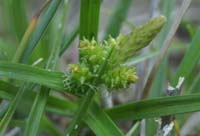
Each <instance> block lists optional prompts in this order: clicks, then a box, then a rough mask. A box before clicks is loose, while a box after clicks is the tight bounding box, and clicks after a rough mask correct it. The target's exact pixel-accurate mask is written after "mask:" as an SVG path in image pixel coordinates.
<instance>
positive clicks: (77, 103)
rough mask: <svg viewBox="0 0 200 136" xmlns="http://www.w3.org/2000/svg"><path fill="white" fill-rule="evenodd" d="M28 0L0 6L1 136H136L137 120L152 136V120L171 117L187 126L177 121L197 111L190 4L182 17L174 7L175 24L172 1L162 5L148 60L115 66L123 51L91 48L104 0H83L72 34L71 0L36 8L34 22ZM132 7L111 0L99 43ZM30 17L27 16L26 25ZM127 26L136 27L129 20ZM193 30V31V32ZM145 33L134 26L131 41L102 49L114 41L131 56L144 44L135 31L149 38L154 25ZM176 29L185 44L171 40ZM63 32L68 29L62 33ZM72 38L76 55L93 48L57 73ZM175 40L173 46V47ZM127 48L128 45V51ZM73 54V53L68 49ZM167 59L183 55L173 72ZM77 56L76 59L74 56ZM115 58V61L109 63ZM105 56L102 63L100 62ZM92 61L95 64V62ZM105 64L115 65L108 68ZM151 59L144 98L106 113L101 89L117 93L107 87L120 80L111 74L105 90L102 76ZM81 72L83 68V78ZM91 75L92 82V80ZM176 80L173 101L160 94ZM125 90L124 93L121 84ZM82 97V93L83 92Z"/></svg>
mask: <svg viewBox="0 0 200 136" xmlns="http://www.w3.org/2000/svg"><path fill="white" fill-rule="evenodd" d="M28 2H29V1H25V0H19V1H18V2H16V1H15V0H3V1H2V2H1V3H2V6H1V8H2V9H1V10H2V11H3V12H4V13H5V14H4V15H3V18H4V19H5V20H4V23H2V25H4V26H2V27H4V29H3V31H5V32H4V33H6V35H4V33H2V34H1V35H0V102H1V103H4V105H3V106H1V108H0V136H3V135H5V134H6V133H7V132H9V131H10V130H12V129H13V128H14V127H19V128H20V129H21V131H20V133H19V135H24V136H37V135H41V134H43V133H46V134H47V135H56V136H62V135H66V136H77V135H79V134H80V133H82V134H84V132H85V135H97V136H102V135H105V136H124V135H126V136H135V135H139V133H140V129H142V125H141V123H142V122H140V120H143V119H144V120H146V123H145V124H146V126H145V127H146V135H148V134H149V135H155V133H156V131H157V130H158V128H157V127H158V125H157V123H155V119H154V118H162V117H163V116H172V115H173V116H175V117H177V119H176V120H177V121H178V123H179V125H180V127H181V126H182V125H184V123H186V120H185V117H183V116H190V114H191V113H193V112H196V111H200V101H199V98H200V94H199V91H200V90H199V89H200V88H199V84H200V74H199V57H200V56H199V42H200V41H199V34H200V33H199V28H198V26H197V25H195V24H193V23H192V22H190V21H185V20H183V18H182V17H183V13H184V12H185V11H186V10H187V8H188V6H189V5H190V2H191V1H190V0H184V1H182V3H184V4H183V5H182V8H181V10H182V12H180V9H177V11H178V12H175V14H176V15H177V17H176V18H172V17H173V16H172V11H174V9H175V8H176V7H175V6H174V7H173V5H174V4H175V3H176V2H175V1H173V0H169V1H162V3H161V5H162V6H163V10H162V12H163V14H164V15H165V16H166V17H167V23H166V24H165V26H164V28H163V29H162V31H161V32H160V33H159V34H158V36H157V37H156V39H155V40H154V41H153V43H152V45H150V46H151V47H152V48H151V47H150V48H149V50H148V52H147V54H145V55H135V54H132V56H131V57H129V59H128V61H126V62H122V61H119V60H120V57H123V55H122V56H120V55H118V54H117V55H116V54H115V53H121V52H122V50H121V52H119V51H118V50H117V48H116V46H112V48H109V49H110V50H108V51H107V54H106V56H105V54H103V53H102V54H101V50H100V48H98V47H97V46H98V45H100V46H103V45H101V44H97V45H95V46H96V47H95V46H94V45H93V44H94V43H95V41H96V42H97V43H100V42H99V41H98V37H99V25H101V23H102V22H103V18H100V16H101V13H103V12H101V11H102V8H101V6H102V4H103V2H104V1H101V0H81V1H80V16H79V19H80V20H79V24H78V25H77V26H74V27H73V28H72V29H69V28H68V27H71V26H69V25H68V22H69V20H68V14H69V13H70V12H69V10H68V9H69V6H71V2H72V1H66V0H52V1H46V3H44V4H43V5H40V7H41V8H40V9H39V8H37V9H36V11H35V13H36V14H34V16H33V17H28V11H27V10H28V8H27V7H28ZM132 2H133V4H134V5H133V7H134V8H136V7H137V5H135V2H134V1H132V0H118V1H116V3H115V4H116V6H115V7H114V9H112V11H110V12H112V14H110V16H108V18H109V19H108V22H107V23H106V24H107V25H106V27H105V33H103V34H102V35H103V38H104V39H106V40H107V39H109V35H111V36H112V37H114V38H116V37H117V36H118V35H119V34H120V31H121V28H122V26H123V25H126V23H124V22H127V21H126V20H127V19H128V17H129V16H128V13H129V9H130V8H131V6H132ZM186 2H188V3H186ZM115 4H114V5H115ZM187 4H188V5H187ZM135 10H137V8H136V9H135ZM28 18H31V19H30V21H29V20H28ZM101 21H102V22H101ZM5 22H6V23H5ZM181 22H182V23H184V22H187V24H189V25H190V26H188V25H179V24H181ZM131 23H132V24H134V22H131ZM141 25H142V24H141ZM154 25H155V24H154ZM191 26H192V27H194V28H198V29H197V30H196V31H195V32H194V29H192V28H191ZM2 27H0V28H2ZM150 27H151V28H149V27H144V28H143V27H142V28H141V29H137V27H136V29H134V30H133V34H132V35H133V36H134V37H131V34H127V35H123V34H122V37H121V39H120V40H115V39H110V41H107V43H109V44H113V45H115V44H116V42H119V44H118V45H119V48H121V47H120V46H122V44H123V48H121V49H123V51H124V52H126V53H127V54H128V55H129V53H130V52H129V50H130V49H131V50H133V49H134V48H140V47H132V46H139V45H141V46H146V45H142V43H148V41H149V39H145V38H146V37H145V38H144V36H143V35H142V34H141V35H140V33H138V34H134V31H136V32H137V31H139V30H142V32H147V33H145V34H149V35H151V34H152V33H150V32H149V31H150V30H151V29H153V28H154V27H153V25H152V26H150ZM178 27H180V28H182V27H183V28H184V30H186V32H187V33H188V35H189V38H190V39H191V40H190V41H189V44H187V43H185V41H184V40H183V41H182V39H179V40H176V39H177V37H176V35H175V32H176V29H177V28H178ZM101 29H102V28H101ZM103 29H104V28H103ZM68 30H71V31H70V32H68ZM147 30H149V31H147ZM139 32H140V31H139ZM66 33H67V35H66ZM149 35H148V36H149ZM77 36H79V42H78V43H77V42H76V43H75V44H78V45H79V52H80V54H81V49H84V48H87V47H90V46H92V48H95V49H97V50H95V51H96V52H92V53H91V52H87V53H86V54H85V56H81V55H79V57H80V61H79V62H78V63H77V64H76V65H74V66H80V67H73V68H71V69H70V66H69V67H68V68H67V67H66V71H64V72H63V71H61V70H60V64H59V61H60V59H61V57H62V56H63V54H64V53H65V51H66V50H68V48H69V47H70V46H72V45H73V44H72V43H73V42H74V40H75V39H76V37H77ZM148 36H147V37H148ZM141 37H142V38H141ZM150 37H151V38H152V37H154V36H150ZM174 37H175V38H174ZM123 38H124V39H125V40H124V39H123ZM173 38H174V39H175V40H173V41H172V39H173ZM86 39H87V40H86ZM130 39H131V40H130ZM136 39H137V41H136ZM82 40H85V43H84V42H81V41H82ZM94 40H95V41H94ZM151 40H152V39H151ZM19 41H20V42H19ZM105 43H106V42H105ZM120 43H121V44H120ZM131 43H134V44H132V45H131ZM135 43H137V44H135ZM162 45H163V47H162ZM170 45H171V47H170V48H169V46H170ZM185 45H187V46H185ZM82 46H83V47H82ZM183 46H184V47H183ZM179 47H181V48H179ZM129 48H130V49H129ZM168 48H169V50H168ZM151 49H152V50H151ZM117 51H118V52H117ZM71 53H72V54H73V53H75V52H74V51H73V50H72V52H71ZM126 53H125V55H126ZM171 53H176V54H179V53H182V54H183V56H184V57H183V58H182V59H181V62H178V65H177V66H176V67H174V66H173V65H172V66H171V65H170V64H171V63H170V62H169V59H168V57H171ZM91 54H92V56H90V57H89V59H87V55H88V56H89V55H91ZM113 54H114V55H113ZM122 54H123V53H122ZM76 55H77V56H78V54H76ZM98 55H101V56H98ZM113 56H114V57H116V58H114V59H113V58H112V57H113ZM129 56H130V55H129ZM84 57H85V58H84ZM103 57H104V59H103V61H101V58H103ZM118 57H119V59H118ZM124 57H127V56H124ZM40 58H43V60H42V62H41V63H39V64H36V65H33V62H35V61H37V60H38V59H40ZM83 58H84V59H83ZM96 58H98V59H97V60H96ZM88 60H89V63H88ZM111 60H115V61H116V62H114V61H113V62H111ZM149 60H150V61H152V62H153V64H155V65H154V68H153V69H152V70H151V67H147V68H146V70H148V71H150V73H151V74H150V76H149V81H148V80H147V81H148V82H147V85H146V87H145V86H141V87H140V88H146V89H145V90H143V92H144V93H143V98H145V100H140V99H139V100H137V101H135V100H131V101H129V102H127V103H121V102H119V103H118V105H114V106H113V107H110V108H105V107H104V105H103V106H102V99H101V95H102V94H101V87H100V85H101V84H104V85H107V91H108V92H110V91H113V90H117V89H113V88H109V86H108V85H109V84H113V82H114V81H117V80H115V79H116V78H118V77H117V75H118V73H112V78H113V79H112V80H109V79H107V80H106V81H107V82H109V84H107V83H106V82H103V81H104V80H102V79H103V78H105V75H108V72H110V71H109V70H110V69H111V71H112V70H113V71H114V70H115V69H116V68H115V67H117V68H118V67H119V68H120V67H121V66H123V67H127V68H129V69H130V68H132V67H134V66H136V65H137V64H139V63H145V62H146V61H149ZM93 61H96V62H97V63H94V62H93ZM118 61H119V62H118ZM99 62H101V63H100V65H97V64H98V63H99ZM161 62H162V63H161ZM176 63H177V62H176ZM111 64H112V65H111ZM118 64H119V65H118ZM113 65H114V66H115V67H113ZM85 67H86V68H88V69H89V72H88V71H87V69H86V68H85ZM94 67H95V68H96V71H95V72H94V71H92V70H93V68H94ZM81 68H83V69H81ZM84 68H85V69H84ZM171 69H173V70H171ZM174 69H175V70H174ZM91 71H92V72H91ZM88 73H89V74H88ZM174 73H175V74H174ZM83 75H84V76H83ZM91 75H92V76H93V77H90V76H91ZM126 76H127V75H123V72H122V73H121V77H126ZM132 76H133V75H128V77H129V79H131V78H133V77H132ZM144 76H145V77H147V76H146V75H144ZM181 76H183V77H184V78H185V82H184V83H183V87H182V89H181V93H179V94H177V95H176V96H166V95H165V94H164V92H166V89H167V87H166V86H165V85H164V84H166V83H168V81H170V82H171V83H172V85H173V86H175V85H176V84H177V80H178V78H179V77H181ZM140 78H141V77H139V79H140ZM67 79H68V80H67ZM74 79H76V80H74ZM119 80H122V78H120V79H119ZM125 80H126V79H125V78H124V79H123V81H121V82H122V83H124V81H125ZM145 80H146V79H145ZM79 81H81V82H79ZM121 82H120V83H121ZM66 84H68V87H71V88H72V91H71V90H68V89H66ZM74 84H75V85H77V86H76V87H77V88H73V85H74ZM143 84H144V83H143ZM85 86H87V87H85ZM124 87H125V88H126V89H127V88H128V87H127V86H125V85H124ZM118 88H120V87H118ZM82 89H83V90H82ZM121 89H122V88H120V89H119V90H121ZM73 91H74V92H78V93H74V92H73ZM81 91H85V92H87V93H81ZM141 91H142V90H141ZM120 93H122V91H118V92H117V93H116V94H120ZM192 93H195V94H192ZM131 94H133V93H131ZM111 95H112V93H111ZM114 104H115V103H114ZM180 115H181V116H180ZM54 116H56V117H57V118H59V119H60V120H65V119H66V118H67V121H66V122H65V123H61V122H58V121H55V120H53V118H52V117H54ZM130 121H131V122H132V124H131V125H130V126H129V127H128V128H124V127H121V125H119V124H121V122H125V123H126V124H129V122H130ZM180 122H182V123H180ZM162 123H164V122H162ZM85 130H87V132H86V131H85ZM176 133H178V132H176ZM172 134H173V132H172Z"/></svg>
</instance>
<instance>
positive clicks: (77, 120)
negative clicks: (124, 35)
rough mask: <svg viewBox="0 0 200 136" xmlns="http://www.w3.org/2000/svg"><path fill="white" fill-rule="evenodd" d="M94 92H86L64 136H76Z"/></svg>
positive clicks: (100, 72)
mask: <svg viewBox="0 0 200 136" xmlns="http://www.w3.org/2000/svg"><path fill="white" fill-rule="evenodd" d="M113 49H114V47H113V48H112V49H111V50H110V51H109V54H108V56H107V57H106V59H105V61H104V63H103V64H102V65H101V67H100V69H99V71H98V73H97V75H98V76H97V78H95V80H94V82H93V85H96V84H97V83H98V82H99V79H100V78H101V76H102V75H103V72H104V70H105V68H106V66H107V64H108V60H109V58H110V57H111V54H112V52H113ZM94 92H95V90H92V89H90V90H89V91H88V94H87V95H86V97H85V98H84V100H83V102H82V103H81V106H80V108H79V110H78V111H77V114H76V116H75V117H74V119H73V121H72V122H71V124H70V126H69V127H68V128H67V130H66V132H65V135H66V136H74V135H76V134H77V133H76V131H75V130H77V129H78V126H79V125H80V124H81V122H82V118H83V117H84V115H85V114H86V112H87V110H88V108H89V105H90V103H91V101H92V98H93V96H94V94H95V93H94Z"/></svg>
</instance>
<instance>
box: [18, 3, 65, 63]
mask: <svg viewBox="0 0 200 136" xmlns="http://www.w3.org/2000/svg"><path fill="white" fill-rule="evenodd" d="M60 1H61V0H53V1H52V2H51V3H50V5H49V7H48V9H47V11H46V12H45V13H44V15H43V16H42V18H41V19H40V20H39V22H38V24H39V25H38V26H37V27H36V29H35V31H34V32H33V35H32V37H31V39H30V42H29V44H28V45H27V48H26V50H25V52H24V54H23V55H22V58H21V62H26V61H27V59H28V57H29V56H30V54H31V53H32V51H33V49H34V48H35V47H36V45H37V43H38V41H39V40H40V39H41V37H42V35H43V33H44V32H45V30H46V28H47V26H48V24H49V23H50V21H51V19H52V18H53V16H54V14H55V12H56V10H57V8H58V5H59V3H60Z"/></svg>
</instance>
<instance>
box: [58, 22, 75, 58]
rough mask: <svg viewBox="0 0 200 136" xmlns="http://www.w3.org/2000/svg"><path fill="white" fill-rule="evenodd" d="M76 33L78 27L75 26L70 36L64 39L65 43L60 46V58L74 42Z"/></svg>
mask: <svg viewBox="0 0 200 136" xmlns="http://www.w3.org/2000/svg"><path fill="white" fill-rule="evenodd" d="M78 33H79V27H78V26H77V27H75V28H74V30H73V31H72V32H71V33H70V35H69V36H67V37H66V39H65V42H64V44H63V45H62V49H61V51H60V56H62V54H63V53H64V52H65V51H66V50H67V49H68V48H69V46H70V44H71V43H72V42H73V41H74V39H75V38H76V36H77V35H78Z"/></svg>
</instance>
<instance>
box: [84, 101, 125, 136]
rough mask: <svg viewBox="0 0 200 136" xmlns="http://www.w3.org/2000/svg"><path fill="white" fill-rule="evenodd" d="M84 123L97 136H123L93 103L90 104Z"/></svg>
mask: <svg viewBox="0 0 200 136" xmlns="http://www.w3.org/2000/svg"><path fill="white" fill-rule="evenodd" d="M84 121H85V122H86V123H87V124H88V126H89V127H90V128H91V129H92V131H93V132H94V133H95V134H96V135H97V136H102V135H104V136H123V133H122V132H121V131H120V130H119V128H118V127H117V126H116V125H115V124H114V122H112V120H111V119H110V117H108V116H107V115H106V114H105V113H104V111H103V110H102V109H101V108H100V107H99V106H98V105H97V104H95V103H93V104H91V106H90V108H89V110H88V114H86V116H85V118H84Z"/></svg>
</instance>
